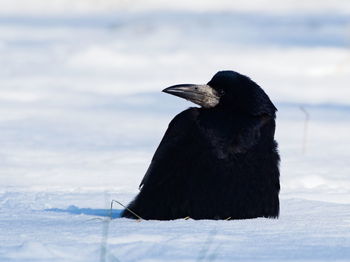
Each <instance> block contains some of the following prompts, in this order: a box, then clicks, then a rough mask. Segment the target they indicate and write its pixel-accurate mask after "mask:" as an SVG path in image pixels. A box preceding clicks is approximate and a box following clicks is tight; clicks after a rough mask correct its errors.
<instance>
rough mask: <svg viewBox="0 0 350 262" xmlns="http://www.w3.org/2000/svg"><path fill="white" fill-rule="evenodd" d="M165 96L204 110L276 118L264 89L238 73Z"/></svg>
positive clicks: (170, 89)
mask: <svg viewBox="0 0 350 262" xmlns="http://www.w3.org/2000/svg"><path fill="white" fill-rule="evenodd" d="M163 92H165V93H168V94H172V95H175V96H178V97H182V98H185V99H187V100H189V101H191V102H193V103H195V104H197V105H200V106H202V107H204V108H217V109H221V108H222V109H226V110H231V111H232V110H233V111H236V112H241V113H246V114H250V115H254V116H259V115H269V116H274V115H275V112H276V111H277V109H276V107H275V106H274V105H273V104H272V102H271V100H270V99H269V97H268V96H267V95H266V93H265V92H264V90H262V88H261V87H260V86H258V85H257V84H256V83H255V82H254V81H252V80H251V79H250V78H249V77H247V76H245V75H241V74H239V73H237V72H234V71H219V72H218V73H216V74H215V75H214V76H213V78H212V79H211V80H210V81H209V82H208V83H207V84H205V85H196V84H181V85H174V86H170V87H168V88H165V89H164V90H163Z"/></svg>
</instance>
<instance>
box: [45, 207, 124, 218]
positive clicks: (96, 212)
mask: <svg viewBox="0 0 350 262" xmlns="http://www.w3.org/2000/svg"><path fill="white" fill-rule="evenodd" d="M44 211H49V212H58V213H69V214H74V215H81V214H83V215H89V216H101V217H112V218H120V216H121V213H122V211H123V210H122V209H113V210H112V214H111V210H110V209H98V208H79V207H77V206H69V207H68V208H66V209H61V208H47V209H44Z"/></svg>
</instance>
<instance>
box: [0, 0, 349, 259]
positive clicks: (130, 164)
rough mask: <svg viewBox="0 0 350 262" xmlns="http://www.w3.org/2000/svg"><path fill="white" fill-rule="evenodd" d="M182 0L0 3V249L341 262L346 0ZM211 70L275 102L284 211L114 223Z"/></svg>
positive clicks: (4, 255)
mask: <svg viewBox="0 0 350 262" xmlns="http://www.w3.org/2000/svg"><path fill="white" fill-rule="evenodd" d="M187 2H188V1H177V2H172V3H171V4H169V5H168V4H164V2H161V1H158V0H152V1H148V2H142V1H138V2H137V4H135V6H133V5H131V4H130V2H128V1H107V0H104V1H101V2H100V4H99V5H96V3H95V2H94V1H80V0H77V1H75V2H74V3H73V2H71V1H65V0H58V1H52V2H51V1H40V0H27V1H22V0H12V1H4V2H3V3H2V7H1V8H0V68H1V70H0V105H1V106H0V116H1V117H0V145H1V146H0V178H1V185H0V261H11V262H12V261H168V260H169V261H350V165H349V159H350V150H349V146H350V137H349V133H350V89H349V82H350V49H349V45H350V18H349V16H348V15H347V14H348V13H349V12H350V7H349V2H348V1H341V0H337V1H326V0H322V1H304V4H302V2H301V1H285V2H284V4H281V3H282V2H281V1H274V0H273V1H267V0H264V1H249V2H247V3H245V4H243V3H240V4H238V3H235V4H232V3H233V2H232V1H224V0H220V1H216V2H215V4H214V2H213V1H203V3H202V4H201V7H200V8H198V9H197V8H196V4H195V2H193V3H187ZM222 69H233V70H237V71H239V72H242V73H245V74H247V75H249V76H250V77H251V78H252V79H254V80H255V81H256V82H257V83H259V84H260V85H261V86H262V87H263V88H264V89H265V90H266V92H267V93H268V94H269V95H270V97H271V99H272V100H273V101H274V102H275V104H276V106H277V107H278V109H279V112H278V118H277V131H276V138H277V140H278V142H279V144H280V152H281V158H282V162H281V186H282V189H281V217H280V219H279V220H269V219H253V220H245V221H205V220H203V221H193V220H176V221H168V222H164V221H162V222H160V221H142V222H135V221H130V220H127V219H120V218H117V217H118V215H119V213H120V209H121V207H119V206H117V205H115V209H114V210H113V214H112V216H113V218H117V219H113V220H110V219H109V218H108V217H109V215H110V211H109V206H110V201H111V200H112V199H116V200H118V201H121V202H122V203H125V204H126V203H128V202H129V201H130V200H131V199H132V198H133V197H134V196H135V194H136V193H137V188H138V184H139V182H140V180H141V179H142V177H143V175H144V173H145V170H146V169H147V167H148V164H149V162H150V159H151V157H152V155H153V152H154V150H155V148H156V147H157V145H158V143H159V141H160V139H161V137H162V135H163V134H164V131H165V129H166V128H167V124H168V123H169V121H170V120H171V119H172V118H173V116H174V115H176V114H177V113H178V112H180V111H182V110H184V109H185V108H187V107H189V106H193V105H192V104H190V103H188V102H186V101H182V100H181V99H178V98H176V97H172V96H169V95H166V94H163V93H161V92H160V90H162V89H163V88H165V87H167V86H169V85H172V84H177V83H191V82H193V83H205V82H207V81H208V80H209V79H210V78H211V76H212V75H213V74H214V73H215V72H216V71H218V70H222ZM303 110H306V111H307V113H308V114H309V117H310V120H309V121H308V122H307V126H306V138H304V134H305V132H304V130H305V119H306V115H305V113H304V111H303ZM304 139H305V141H306V143H304V142H303V141H304Z"/></svg>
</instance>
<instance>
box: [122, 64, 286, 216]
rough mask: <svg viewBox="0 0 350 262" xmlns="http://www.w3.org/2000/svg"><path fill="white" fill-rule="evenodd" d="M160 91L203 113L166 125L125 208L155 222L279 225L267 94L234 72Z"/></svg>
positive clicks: (191, 113)
mask: <svg viewBox="0 0 350 262" xmlns="http://www.w3.org/2000/svg"><path fill="white" fill-rule="evenodd" d="M163 91H164V92H166V93H170V94H173V95H176V96H179V97H182V98H185V99H188V100H190V101H192V102H194V103H196V104H198V105H201V107H200V108H197V107H194V108H189V109H187V110H185V111H183V112H181V113H180V114H178V115H177V116H176V117H175V118H174V119H173V120H172V121H171V123H170V124H169V127H168V129H167V131H166V133H165V135H164V137H163V139H162V141H161V143H160V145H159V147H158V149H157V150H156V152H155V154H154V156H153V159H152V162H151V164H150V166H149V168H148V170H147V172H146V174H145V176H144V178H143V180H142V182H141V185H140V187H141V190H140V192H139V194H138V195H137V196H136V197H135V199H134V200H133V201H132V202H131V203H130V204H129V206H128V208H129V209H130V210H132V211H133V212H135V213H136V214H137V215H139V216H140V217H142V218H143V219H159V220H170V219H177V218H185V217H191V218H193V219H227V218H230V219H246V218H256V217H269V218H276V217H278V215H279V199H278V194H279V190H280V185H279V155H278V151H277V143H276V141H275V140H274V133H275V117H276V115H275V112H276V111H277V109H276V108H275V106H274V105H273V104H272V102H271V101H270V99H269V97H268V96H267V95H266V93H265V92H264V91H263V90H262V89H261V88H260V87H259V86H258V85H257V84H256V83H255V82H253V81H252V80H251V79H250V78H248V77H247V76H244V75H241V74H239V73H237V72H234V71H220V72H218V73H217V74H215V76H214V77H213V78H212V79H211V80H210V81H209V83H208V84H207V85H190V84H186V85H176V86H172V87H169V88H167V89H165V90H163ZM122 216H123V217H128V218H135V216H134V215H133V214H132V213H131V212H129V211H128V210H124V211H123V213H122Z"/></svg>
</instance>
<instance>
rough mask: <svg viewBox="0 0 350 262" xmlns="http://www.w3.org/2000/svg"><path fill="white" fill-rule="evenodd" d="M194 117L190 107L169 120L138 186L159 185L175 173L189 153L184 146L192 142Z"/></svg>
mask: <svg viewBox="0 0 350 262" xmlns="http://www.w3.org/2000/svg"><path fill="white" fill-rule="evenodd" d="M195 117H196V109H195V108H191V109H188V110H185V111H183V112H182V113H180V114H178V115H177V116H176V117H175V118H174V119H173V120H172V121H171V122H170V124H169V127H168V129H167V131H166V132H165V134H164V137H163V139H162V141H161V142H160V144H159V146H158V148H157V150H156V152H155V153H154V156H153V158H152V161H151V164H150V166H149V167H148V170H147V172H146V174H145V176H144V177H143V179H142V181H141V183H140V185H139V188H141V187H142V186H145V185H147V187H154V186H158V185H161V184H162V183H163V182H164V181H166V180H168V179H171V178H172V175H174V173H176V170H175V169H177V168H179V165H180V164H181V163H183V162H184V160H185V157H186V155H188V154H189V152H185V150H186V148H188V145H189V144H191V143H193V140H192V139H191V136H192V128H193V126H194V122H195V121H194V120H195V119H194V118H195ZM184 145H186V146H184Z"/></svg>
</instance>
